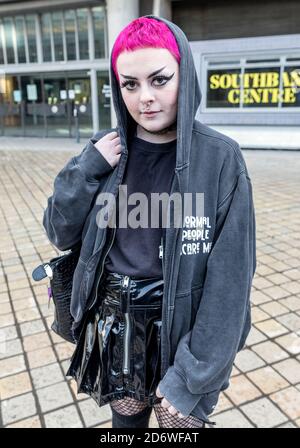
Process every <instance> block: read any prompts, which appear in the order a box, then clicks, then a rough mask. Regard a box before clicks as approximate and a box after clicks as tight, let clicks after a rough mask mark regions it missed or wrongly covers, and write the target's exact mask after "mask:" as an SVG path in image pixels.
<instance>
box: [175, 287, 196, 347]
mask: <svg viewBox="0 0 300 448" xmlns="http://www.w3.org/2000/svg"><path fill="white" fill-rule="evenodd" d="M191 311H192V293H191V291H189V292H186V293H184V294H182V293H181V294H177V295H176V296H175V302H174V310H173V320H172V329H171V347H172V348H173V347H174V348H177V345H178V343H179V341H180V339H181V338H182V337H183V336H184V335H185V334H186V333H187V332H188V331H189V330H190V324H191Z"/></svg>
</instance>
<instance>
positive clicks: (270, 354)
mask: <svg viewBox="0 0 300 448" xmlns="http://www.w3.org/2000/svg"><path fill="white" fill-rule="evenodd" d="M281 337H285V336H281ZM252 350H253V351H254V352H256V353H257V354H258V355H259V356H260V357H261V358H263V359H264V360H265V361H266V362H267V363H269V364H271V363H273V362H276V361H281V360H282V359H285V358H288V357H289V354H288V353H287V352H286V351H285V350H283V349H282V348H281V347H279V345H277V344H275V343H274V342H272V341H265V342H261V343H260V344H256V345H254V346H253V347H252Z"/></svg>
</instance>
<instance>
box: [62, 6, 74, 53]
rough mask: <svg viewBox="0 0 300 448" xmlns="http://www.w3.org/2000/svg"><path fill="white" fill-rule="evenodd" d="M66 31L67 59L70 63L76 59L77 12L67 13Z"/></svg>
mask: <svg viewBox="0 0 300 448" xmlns="http://www.w3.org/2000/svg"><path fill="white" fill-rule="evenodd" d="M64 16H65V29H66V42H67V59H68V60H69V61H71V60H74V59H76V38H75V12H74V11H71V10H70V11H66V12H65V14H64Z"/></svg>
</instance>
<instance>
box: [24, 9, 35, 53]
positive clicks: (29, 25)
mask: <svg viewBox="0 0 300 448" xmlns="http://www.w3.org/2000/svg"><path fill="white" fill-rule="evenodd" d="M35 20H36V16H34V15H28V16H25V21H26V32H27V41H28V53H29V62H37V49H36V26H35Z"/></svg>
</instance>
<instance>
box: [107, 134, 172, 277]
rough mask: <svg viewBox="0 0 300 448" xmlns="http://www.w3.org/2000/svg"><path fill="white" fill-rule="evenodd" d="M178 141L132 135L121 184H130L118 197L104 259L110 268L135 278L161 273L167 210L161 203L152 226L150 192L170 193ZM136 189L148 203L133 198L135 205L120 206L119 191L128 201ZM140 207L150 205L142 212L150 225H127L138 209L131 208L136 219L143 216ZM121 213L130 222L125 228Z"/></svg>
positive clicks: (160, 274)
mask: <svg viewBox="0 0 300 448" xmlns="http://www.w3.org/2000/svg"><path fill="white" fill-rule="evenodd" d="M176 143H177V140H176V139H175V140H172V141H171V142H167V143H150V142H147V141H145V140H142V139H140V138H138V137H136V136H134V137H133V139H132V142H131V145H130V148H129V153H128V160H127V165H126V169H125V173H124V177H123V180H122V185H126V186H127V196H126V194H125V193H124V192H121V193H119V194H118V197H117V201H116V205H117V207H116V235H115V239H114V243H113V246H112V247H111V249H110V251H109V253H108V255H107V257H106V260H105V269H106V270H107V271H109V272H117V273H119V274H123V275H129V276H131V277H135V278H146V277H162V263H161V259H160V258H159V246H160V241H161V236H162V215H163V214H164V215H165V214H166V208H165V206H164V207H163V206H162V205H161V204H160V206H159V209H158V210H159V213H158V227H157V228H153V227H151V219H150V209H151V193H164V192H165V193H168V194H169V193H170V189H171V183H172V178H173V175H174V169H175V165H176ZM137 192H139V193H144V194H145V196H146V197H147V201H146V202H147V206H145V203H144V204H143V202H140V201H139V200H137V201H136V198H133V199H134V200H133V202H132V203H133V204H134V205H127V213H126V209H124V207H123V208H122V209H121V210H119V196H120V194H121V196H122V197H123V198H125V199H126V202H127V203H128V198H129V195H131V194H132V193H137ZM129 199H130V198H129ZM129 202H130V201H129ZM137 208H138V209H139V210H147V209H148V217H147V216H146V215H145V214H143V217H144V220H143V224H144V223H145V225H146V226H147V228H143V227H141V226H139V227H137V228H132V227H130V226H129V225H128V222H130V221H129V217H130V212H131V210H136V212H132V213H134V215H135V216H136V220H138V221H140V220H142V216H141V214H140V213H138V212H137ZM119 216H121V217H122V219H123V220H124V221H123V222H125V225H126V222H127V227H126V228H121V227H120V226H119ZM152 216H157V213H153V214H152Z"/></svg>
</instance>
